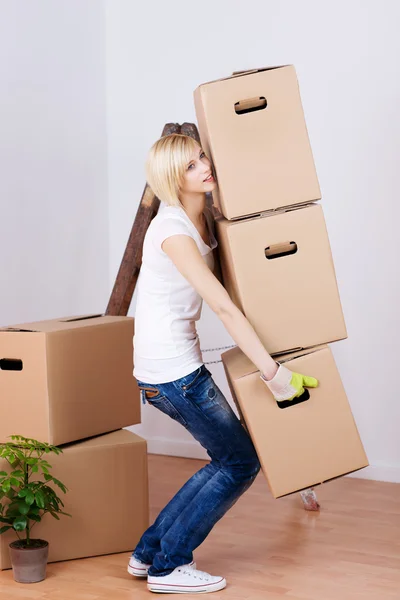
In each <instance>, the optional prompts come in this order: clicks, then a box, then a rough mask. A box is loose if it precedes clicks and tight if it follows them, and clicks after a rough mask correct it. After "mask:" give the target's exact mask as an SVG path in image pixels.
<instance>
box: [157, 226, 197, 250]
mask: <svg viewBox="0 0 400 600" xmlns="http://www.w3.org/2000/svg"><path fill="white" fill-rule="evenodd" d="M172 235H187V236H189V237H191V238H193V239H194V237H193V235H192V233H191V232H190V230H189V228H188V226H187V225H186V224H185V223H184V222H183V221H182V220H181V219H175V218H169V219H165V220H164V221H162V222H161V223H159V224H158V227H157V229H156V231H155V233H154V236H153V244H154V246H155V248H156V249H157V250H159V251H160V252H163V249H162V248H161V244H162V243H163V242H164V241H165V240H166V239H167V238H169V237H171V236H172Z"/></svg>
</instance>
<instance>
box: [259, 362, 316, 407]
mask: <svg viewBox="0 0 400 600" xmlns="http://www.w3.org/2000/svg"><path fill="white" fill-rule="evenodd" d="M276 364H277V365H279V368H278V370H277V372H276V373H275V375H274V377H273V378H272V379H266V377H264V375H263V374H262V373H261V375H260V378H261V379H262V380H263V382H264V383H265V384H266V385H267V387H268V388H269V389H270V391H271V392H272V395H273V396H274V398H275V400H276V401H277V402H282V401H283V400H293V399H294V398H298V397H299V396H301V395H302V394H304V388H305V387H311V388H315V387H317V385H318V380H317V379H315V377H308V376H307V375H301V374H300V373H295V372H294V371H290V369H287V368H286V367H284V366H283V365H281V364H280V363H279V362H277V361H276Z"/></svg>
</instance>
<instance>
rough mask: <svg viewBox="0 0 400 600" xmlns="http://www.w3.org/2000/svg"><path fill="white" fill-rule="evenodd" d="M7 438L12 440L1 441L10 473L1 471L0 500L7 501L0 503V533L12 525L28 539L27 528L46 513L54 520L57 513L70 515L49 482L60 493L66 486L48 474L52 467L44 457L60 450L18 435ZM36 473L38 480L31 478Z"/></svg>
mask: <svg viewBox="0 0 400 600" xmlns="http://www.w3.org/2000/svg"><path fill="white" fill-rule="evenodd" d="M9 437H10V438H11V439H12V441H11V442H7V443H0V458H3V459H5V460H6V461H7V462H8V463H9V465H10V466H11V471H10V473H7V471H0V500H3V498H7V499H8V500H9V502H8V503H7V502H5V503H4V502H3V503H2V504H0V523H5V525H4V526H2V527H1V528H0V534H1V533H4V532H6V531H8V530H9V529H11V528H12V529H14V530H15V531H17V532H18V531H24V530H25V531H26V538H27V539H29V538H30V529H31V528H32V527H33V526H34V524H35V523H39V522H40V521H41V520H42V517H43V515H45V514H46V513H50V514H51V516H52V517H53V518H55V519H57V520H59V518H60V517H59V515H60V514H62V515H66V516H69V517H70V516H71V515H70V514H68V513H66V512H63V510H62V507H63V506H64V503H63V502H62V500H61V498H59V497H58V496H57V494H56V492H55V490H54V489H53V488H52V487H51V485H48V484H53V485H55V486H57V487H58V488H59V489H60V490H61V491H62V492H63V493H66V492H67V489H68V488H67V487H66V486H65V485H64V484H63V483H62V482H61V481H60V480H59V479H56V478H55V477H53V476H52V475H51V474H50V473H49V470H50V469H51V468H52V466H51V464H50V463H49V462H48V461H47V460H45V459H44V458H43V455H44V454H46V455H47V454H49V453H50V452H53V453H55V454H60V453H62V449H61V448H58V447H57V446H52V445H51V444H48V443H47V442H40V441H38V440H35V439H33V438H26V437H23V436H21V435H11V436H9ZM35 474H36V475H37V476H38V477H39V479H36V480H33V476H34V475H35Z"/></svg>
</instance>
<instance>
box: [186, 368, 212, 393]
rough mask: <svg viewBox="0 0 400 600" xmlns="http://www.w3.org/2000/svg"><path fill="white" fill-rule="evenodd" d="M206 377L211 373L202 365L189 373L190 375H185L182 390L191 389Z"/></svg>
mask: <svg viewBox="0 0 400 600" xmlns="http://www.w3.org/2000/svg"><path fill="white" fill-rule="evenodd" d="M204 377H211V373H210V371H209V370H208V369H207V367H206V366H205V365H201V367H199V368H198V369H196V370H195V371H193V373H189V375H186V377H183V378H182V382H181V383H180V386H181V388H182V390H190V389H191V388H192V387H193V386H194V385H196V384H197V383H199V382H200V381H202V380H203V378H204Z"/></svg>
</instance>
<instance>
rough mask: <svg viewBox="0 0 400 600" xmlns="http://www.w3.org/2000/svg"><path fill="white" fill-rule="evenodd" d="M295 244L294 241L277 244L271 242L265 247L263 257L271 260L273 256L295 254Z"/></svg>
mask: <svg viewBox="0 0 400 600" xmlns="http://www.w3.org/2000/svg"><path fill="white" fill-rule="evenodd" d="M296 252H297V244H296V242H280V243H279V244H273V245H272V246H267V248H265V251H264V253H265V258H268V260H272V259H273V258H281V257H282V256H289V255H290V254H296Z"/></svg>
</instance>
